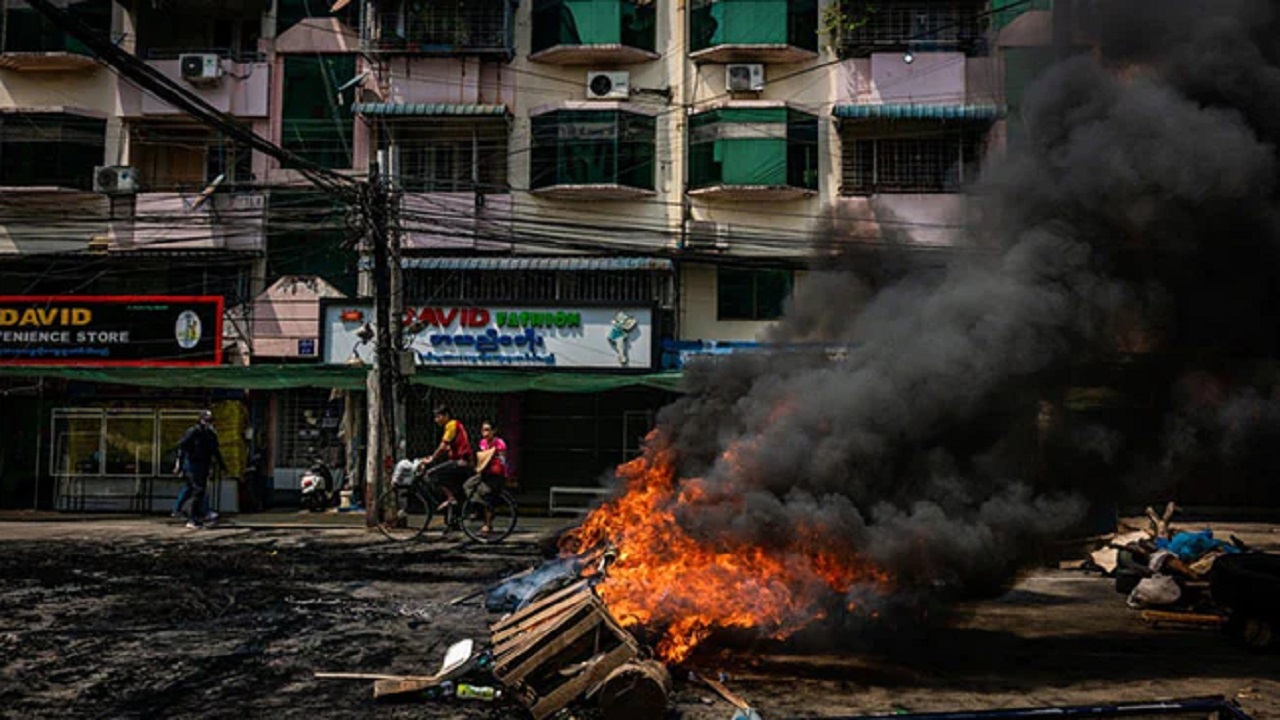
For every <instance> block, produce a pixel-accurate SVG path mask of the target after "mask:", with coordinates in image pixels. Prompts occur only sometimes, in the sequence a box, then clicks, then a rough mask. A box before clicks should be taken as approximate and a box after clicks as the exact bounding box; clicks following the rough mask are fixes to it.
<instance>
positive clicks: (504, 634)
mask: <svg viewBox="0 0 1280 720" xmlns="http://www.w3.org/2000/svg"><path fill="white" fill-rule="evenodd" d="M591 597H592V595H591V593H579V594H578V595H575V596H573V597H571V598H568V599H566V600H565V601H564V602H561V603H559V604H556V605H553V606H549V607H546V608H543V609H542V610H540V611H539V612H537V613H534V614H533V615H531V616H529V617H527V618H525V619H523V620H522V621H520V622H519V623H515V624H512V625H508V626H506V627H504V628H502V629H500V630H495V631H494V632H493V638H492V640H493V643H494V644H497V643H500V642H502V641H503V640H505V639H507V638H509V637H511V636H512V635H515V634H518V633H521V632H524V631H526V630H531V629H533V628H535V627H537V626H538V625H541V624H542V623H544V622H546V621H549V620H552V619H554V618H556V617H558V616H559V615H561V614H563V613H567V612H570V611H572V610H576V609H578V608H579V607H581V606H583V605H584V604H586V603H588V602H590V598H591Z"/></svg>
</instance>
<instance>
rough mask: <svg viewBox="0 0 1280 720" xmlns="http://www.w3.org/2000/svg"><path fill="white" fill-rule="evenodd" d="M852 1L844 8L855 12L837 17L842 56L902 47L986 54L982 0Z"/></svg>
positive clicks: (853, 55) (984, 4)
mask: <svg viewBox="0 0 1280 720" xmlns="http://www.w3.org/2000/svg"><path fill="white" fill-rule="evenodd" d="M846 4H848V3H847V1H846ZM853 6H854V7H851V8H848V9H847V10H846V11H845V12H847V13H855V12H856V13H857V17H845V16H842V17H841V23H840V25H841V27H840V30H839V41H840V54H841V55H842V56H844V57H866V56H868V55H870V54H871V53H874V52H890V51H894V52H902V51H905V50H911V51H913V52H963V53H965V54H966V55H985V54H986V51H987V41H986V33H987V26H988V23H989V18H990V14H989V13H988V12H987V3H986V2H985V1H982V0H952V1H950V2H948V1H947V0H941V1H939V0H895V2H886V3H875V4H871V3H853ZM855 8H856V9H855ZM1006 12H1008V11H1006Z"/></svg>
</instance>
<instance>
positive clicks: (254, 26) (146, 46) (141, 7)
mask: <svg viewBox="0 0 1280 720" xmlns="http://www.w3.org/2000/svg"><path fill="white" fill-rule="evenodd" d="M269 7H270V3H269V2H266V0H240V1H238V2H227V3H222V4H214V3H209V2H188V1H186V0H184V1H183V2H175V3H164V4H157V3H154V2H145V3H138V5H137V21H136V22H135V27H136V28H137V33H138V44H137V55H138V57H140V58H143V59H146V60H173V59H175V58H177V57H178V56H179V55H181V54H183V53H213V54H216V55H220V56H222V57H229V58H233V59H235V60H237V61H239V62H253V61H258V60H261V59H262V56H261V55H260V54H259V53H258V40H259V38H260V37H261V36H262V13H263V12H264V10H266V9H268V8H269Z"/></svg>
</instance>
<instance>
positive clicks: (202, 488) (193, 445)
mask: <svg viewBox="0 0 1280 720" xmlns="http://www.w3.org/2000/svg"><path fill="white" fill-rule="evenodd" d="M215 460H216V461H217V463H218V467H219V468H221V470H222V472H223V473H224V474H225V473H226V472H227V463H226V462H225V461H224V460H223V459H222V450H221V448H219V447H218V432H217V431H216V430H214V429H213V413H211V412H209V411H208V410H205V411H203V412H201V413H200V422H198V423H196V424H195V425H193V426H191V428H190V429H188V430H187V431H186V432H185V433H183V435H182V439H181V440H179V441H178V463H177V465H176V466H174V468H173V472H174V474H177V473H179V472H182V473H185V475H186V480H187V490H188V491H189V492H188V494H189V495H190V499H189V500H188V501H187V508H188V509H187V527H189V528H199V527H204V523H205V522H206V521H208V520H216V519H217V515H216V514H214V513H213V512H211V511H210V510H209V508H208V502H207V501H206V500H205V492H206V489H207V487H208V484H209V471H210V470H212V469H213V463H214V461H215Z"/></svg>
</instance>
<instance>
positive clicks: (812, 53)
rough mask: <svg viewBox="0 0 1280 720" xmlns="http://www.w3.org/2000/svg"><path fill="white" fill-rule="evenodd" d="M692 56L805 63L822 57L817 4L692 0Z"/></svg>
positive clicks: (704, 59) (777, 0)
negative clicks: (819, 43)
mask: <svg viewBox="0 0 1280 720" xmlns="http://www.w3.org/2000/svg"><path fill="white" fill-rule="evenodd" d="M690 8H691V13H690V16H689V56H690V57H691V58H693V59H694V60H697V61H702V62H737V61H752V62H777V63H787V62H802V61H804V60H809V59H812V58H815V57H817V56H818V2H817V0H692V2H691V3H690Z"/></svg>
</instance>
